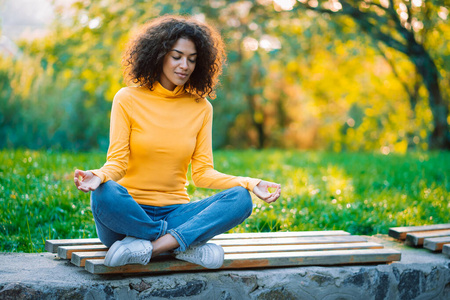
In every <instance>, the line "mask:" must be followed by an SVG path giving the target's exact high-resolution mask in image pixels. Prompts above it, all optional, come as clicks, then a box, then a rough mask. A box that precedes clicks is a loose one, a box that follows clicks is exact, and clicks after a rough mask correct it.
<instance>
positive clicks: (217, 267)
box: [206, 244, 225, 269]
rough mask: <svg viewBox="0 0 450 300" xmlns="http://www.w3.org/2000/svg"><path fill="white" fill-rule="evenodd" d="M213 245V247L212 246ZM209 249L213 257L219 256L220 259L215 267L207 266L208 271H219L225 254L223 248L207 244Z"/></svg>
mask: <svg viewBox="0 0 450 300" xmlns="http://www.w3.org/2000/svg"><path fill="white" fill-rule="evenodd" d="M212 245H214V246H212ZM208 246H209V248H210V249H212V250H213V252H214V255H216V254H219V256H220V257H221V258H222V259H221V261H220V262H218V263H217V264H216V265H211V266H207V267H206V268H208V269H219V268H220V267H221V266H222V265H223V261H224V256H225V252H224V251H223V248H222V247H221V246H219V245H216V244H208Z"/></svg>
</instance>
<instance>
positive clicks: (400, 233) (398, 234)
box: [388, 223, 450, 240]
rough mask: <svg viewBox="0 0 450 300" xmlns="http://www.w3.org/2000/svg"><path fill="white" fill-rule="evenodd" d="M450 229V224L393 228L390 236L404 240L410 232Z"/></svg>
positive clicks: (390, 229) (390, 230)
mask: <svg viewBox="0 0 450 300" xmlns="http://www.w3.org/2000/svg"><path fill="white" fill-rule="evenodd" d="M442 229H450V223H448V224H436V225H424V226H404V227H392V228H389V233H388V235H389V236H390V237H393V238H395V239H399V240H404V239H406V234H407V233H410V232H420V231H431V230H442Z"/></svg>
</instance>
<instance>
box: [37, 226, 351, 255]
mask: <svg viewBox="0 0 450 300" xmlns="http://www.w3.org/2000/svg"><path fill="white" fill-rule="evenodd" d="M348 235H350V233H348V232H346V231H343V230H328V231H289V232H257V233H225V234H220V235H218V236H216V237H214V238H212V240H224V239H236V238H239V239H254V238H287V237H313V236H348ZM95 244H100V245H101V244H102V242H101V241H100V239H98V238H92V239H61V240H46V241H45V250H46V251H48V252H51V253H57V252H58V247H60V246H76V245H95Z"/></svg>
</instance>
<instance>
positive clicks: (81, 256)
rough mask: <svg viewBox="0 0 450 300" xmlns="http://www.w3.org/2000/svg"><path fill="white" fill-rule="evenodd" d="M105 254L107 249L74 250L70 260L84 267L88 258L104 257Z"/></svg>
mask: <svg viewBox="0 0 450 300" xmlns="http://www.w3.org/2000/svg"><path fill="white" fill-rule="evenodd" d="M105 255H106V251H89V252H74V253H72V258H71V260H70V261H71V263H73V264H74V265H76V266H78V267H84V265H85V263H86V260H88V259H103V258H105Z"/></svg>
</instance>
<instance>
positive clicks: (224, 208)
mask: <svg viewBox="0 0 450 300" xmlns="http://www.w3.org/2000/svg"><path fill="white" fill-rule="evenodd" d="M91 208H92V214H93V215H94V220H95V225H96V227H97V234H98V237H99V238H100V240H101V241H102V243H103V244H105V245H106V246H107V247H110V246H111V245H112V244H113V243H114V242H115V241H118V240H122V239H123V238H124V237H125V236H132V237H136V238H139V239H145V240H149V241H154V240H156V239H158V238H159V237H161V236H163V235H165V234H166V233H170V234H171V235H172V236H173V237H174V238H175V239H176V240H177V241H178V243H179V244H180V247H179V248H177V249H175V251H185V250H186V249H187V248H188V247H189V246H190V245H196V244H201V243H204V242H206V241H208V240H209V239H211V238H212V237H214V236H216V235H218V234H221V233H224V232H226V231H228V230H230V229H231V228H233V227H235V226H236V225H239V224H241V223H242V222H243V221H244V220H245V219H246V218H248V217H249V216H250V215H251V213H252V209H253V204H252V199H251V197H250V193H249V192H248V191H247V190H246V189H245V188H243V187H234V188H231V189H228V190H225V191H222V192H220V193H218V194H216V195H214V196H212V197H208V198H206V199H203V200H199V201H194V202H189V203H186V204H176V205H168V206H161V207H159V206H148V205H140V204H138V203H137V202H136V201H134V199H133V198H132V197H131V196H130V194H129V193H128V191H127V189H126V188H124V187H123V186H121V185H120V184H118V183H116V182H114V181H107V182H105V183H103V184H101V185H100V186H99V187H98V188H97V189H96V190H95V191H93V192H92V193H91Z"/></svg>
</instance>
